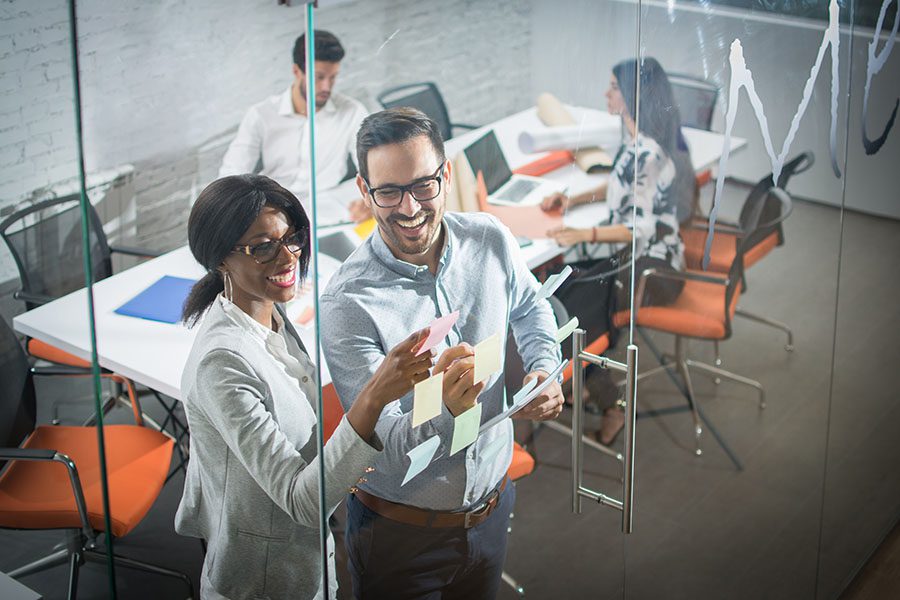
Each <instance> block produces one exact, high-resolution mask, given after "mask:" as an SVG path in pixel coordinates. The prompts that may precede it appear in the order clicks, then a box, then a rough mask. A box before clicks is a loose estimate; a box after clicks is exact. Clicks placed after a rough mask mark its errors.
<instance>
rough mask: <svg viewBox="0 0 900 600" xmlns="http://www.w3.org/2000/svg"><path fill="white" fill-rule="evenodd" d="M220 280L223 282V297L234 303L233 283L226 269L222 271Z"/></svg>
mask: <svg viewBox="0 0 900 600" xmlns="http://www.w3.org/2000/svg"><path fill="white" fill-rule="evenodd" d="M222 280H223V282H224V284H225V290H224V292H225V299H226V300H228V301H229V302H231V303H232V304H234V284H233V283H232V281H231V275H230V274H229V273H228V271H223V272H222Z"/></svg>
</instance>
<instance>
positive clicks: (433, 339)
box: [416, 310, 459, 356]
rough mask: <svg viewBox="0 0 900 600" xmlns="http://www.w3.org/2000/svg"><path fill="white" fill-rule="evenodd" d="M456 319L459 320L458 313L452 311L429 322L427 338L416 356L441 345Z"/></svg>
mask: <svg viewBox="0 0 900 600" xmlns="http://www.w3.org/2000/svg"><path fill="white" fill-rule="evenodd" d="M457 319H459V311H458V310H454V311H453V312H452V313H450V314H449V315H444V316H443V317H438V318H437V319H435V320H434V321H432V322H431V325H429V326H428V327H429V328H430V329H429V331H428V337H427V338H425V341H424V342H423V343H422V346H421V347H420V348H419V351H418V352H416V356H419V355H421V354H424V353H425V352H428V351H429V350H431V349H432V348H434V347H435V346H437V345H438V344H440V343H441V340H443V339H444V338H445V337H447V334H448V333H450V329H452V328H453V325H454V324H456V321H457Z"/></svg>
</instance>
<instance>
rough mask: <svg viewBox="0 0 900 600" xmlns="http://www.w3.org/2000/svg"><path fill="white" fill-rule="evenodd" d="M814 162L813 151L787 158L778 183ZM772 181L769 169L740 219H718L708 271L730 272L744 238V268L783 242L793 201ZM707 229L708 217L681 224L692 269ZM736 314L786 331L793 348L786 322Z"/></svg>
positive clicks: (702, 249)
mask: <svg viewBox="0 0 900 600" xmlns="http://www.w3.org/2000/svg"><path fill="white" fill-rule="evenodd" d="M814 162H815V158H814V156H813V154H812V152H804V153H802V154H800V155H798V156H796V157H795V158H793V159H792V160H790V161H788V162H787V163H786V164H785V165H784V167H783V169H782V171H781V175H780V176H779V177H778V185H777V187H778V188H780V189H782V190H785V189H786V188H787V184H788V182H789V181H790V179H791V178H792V177H793V176H794V175H797V174H799V173H803V172H804V171H806V170H808V169H809V168H810V167H811V166H812V165H813V163H814ZM773 185H774V184H773V176H772V174H771V173H770V174H768V175H767V176H765V177H763V178H762V179H760V180H759V181H758V182H757V184H756V185H755V186H754V187H753V189H752V190H751V191H750V194H749V195H748V196H747V199H746V200H745V201H744V205H743V207H742V208H741V214H740V218H739V220H738V222H737V223H726V222H721V221H719V222H717V223H716V227H715V230H714V231H715V235H714V236H713V239H712V246H711V248H710V261H709V265H708V267H707V270H708V271H712V272H714V273H727V272H728V270H729V269H730V267H731V264H732V262H734V256H735V254H736V253H737V247H738V246H739V245H740V242H741V241H743V240H744V238H747V240H746V242H747V243H746V245H745V252H744V268H745V269H746V268H749V267H751V266H753V265H754V264H756V263H757V262H759V261H760V260H761V259H762V258H764V257H765V256H767V255H768V254H769V253H770V252H771V251H772V250H774V249H775V248H776V247H778V246H781V245H783V244H784V230H783V228H782V223H783V222H784V220H785V219H786V218H787V217H788V216H789V215H790V213H791V210H792V205H791V204H790V203H789V202H788V203H785V198H784V197H775V196H773V195H770V194H768V191H769V190H770V189H771V188H772V186H773ZM759 203H763V206H762V210H761V212H760V215H759V224H758V225H756V226H755V228H752V229H753V231H751V227H750V225H749V221H750V220H751V214H752V213H754V209H756V208H759V207H758V204H759ZM708 229H709V221H708V220H707V219H694V220H692V221H691V223H690V224H689V225H688V226H687V227H682V228H681V232H680V233H681V237H682V239H683V240H684V258H685V264H686V265H687V267H688V268H690V269H701V268H702V261H703V254H704V252H705V247H706V237H707V233H708ZM743 287H744V288H746V281H744V282H743ZM735 314H737V315H738V316H741V317H744V318H746V319H750V320H752V321H756V322H758V323H762V324H765V325H769V326H771V327H775V328H776V329H780V330H781V331H784V333H785V334H786V335H787V344H786V345H785V350H787V351H788V352H790V351H792V350H793V348H794V334H793V332H792V331H791V328H790V327H788V326H787V325H786V324H785V323H782V322H780V321H777V320H775V319H771V318H769V317H765V316H762V315H758V314H755V313H752V312H750V311H747V310H743V309H740V308H739V309H737V311H736V313H735ZM717 355H718V353H717ZM717 362H718V361H717Z"/></svg>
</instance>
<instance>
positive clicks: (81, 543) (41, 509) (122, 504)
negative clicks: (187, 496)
mask: <svg viewBox="0 0 900 600" xmlns="http://www.w3.org/2000/svg"><path fill="white" fill-rule="evenodd" d="M35 374H47V375H59V374H60V373H59V372H56V371H53V370H52V369H51V370H50V371H49V372H43V371H41V370H39V369H29V366H28V360H27V358H26V356H25V353H24V352H23V350H22V348H21V346H20V345H19V342H18V340H17V339H16V336H15V334H13V332H12V330H11V329H10V328H9V326H8V325H7V324H6V322H5V321H4V322H2V323H0V378H2V380H3V385H2V386H0V446H2V447H0V467H4V461H5V468H4V469H3V470H2V472H0V527H2V528H7V529H32V530H46V529H65V530H66V542H67V543H66V547H64V548H62V549H60V550H57V551H55V552H53V553H52V554H50V555H49V556H46V557H44V558H41V559H39V560H36V561H34V562H32V563H30V564H28V565H25V566H22V567H20V568H18V569H15V570H13V571H11V572H10V573H9V574H10V576H12V577H14V578H19V577H25V576H26V575H30V574H32V573H37V572H40V571H43V570H45V569H48V568H50V567H54V566H57V565H61V564H68V566H69V585H68V594H67V598H70V599H73V598H75V596H76V592H77V587H78V572H79V568H80V566H81V565H82V564H83V563H84V561H85V560H91V561H94V562H99V563H101V564H105V563H106V555H105V554H104V553H103V551H102V550H98V549H97V548H98V546H99V547H101V548H102V545H99V544H98V540H97V538H98V536H99V535H100V534H101V533H103V532H104V531H105V521H104V518H103V496H102V488H101V480H100V462H99V452H98V446H97V432H96V431H95V430H94V428H93V427H81V426H75V427H67V426H47V425H41V426H38V427H35V392H34V381H33V376H34V375H35ZM135 414H136V415H139V414H140V407H139V406H138V407H137V408H136V411H135ZM138 422H140V421H139V419H138ZM104 432H105V434H106V456H107V473H108V489H109V498H110V523H111V528H112V530H111V531H106V533H107V534H108V535H112V536H115V537H122V536H124V535H126V534H128V533H129V532H130V531H131V530H132V529H134V528H135V527H136V526H137V525H138V524H139V523H140V522H141V520H142V519H143V518H144V516H145V515H146V514H147V512H148V511H149V510H150V507H151V506H152V505H153V503H154V502H155V501H156V498H157V497H158V496H159V493H160V491H161V490H162V487H163V484H164V482H165V480H166V473H167V472H168V470H169V465H170V463H171V460H172V448H173V445H174V441H173V440H172V439H171V438H170V437H168V436H166V435H163V434H162V433H160V432H158V431H154V430H152V429H148V428H146V427H142V426H140V425H109V426H106V427H105V428H104ZM113 559H114V561H115V562H116V564H117V565H120V566H124V567H129V568H134V569H140V570H143V571H147V572H150V573H155V574H158V575H167V576H170V577H177V578H178V579H180V580H182V581H183V582H184V583H185V585H186V587H187V590H188V591H187V594H186V597H188V598H190V597H191V595H192V593H193V586H192V585H191V581H190V579H189V578H188V577H187V576H186V575H184V574H183V573H179V572H177V571H173V570H170V569H166V568H163V567H159V566H155V565H150V564H147V563H144V562H140V561H136V560H132V559H128V558H124V557H121V556H117V555H114V556H113Z"/></svg>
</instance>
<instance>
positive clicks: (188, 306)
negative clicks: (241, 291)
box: [181, 270, 225, 327]
mask: <svg viewBox="0 0 900 600" xmlns="http://www.w3.org/2000/svg"><path fill="white" fill-rule="evenodd" d="M224 289H225V281H224V280H223V279H222V273H220V272H219V271H215V270H214V271H210V272H209V273H207V274H206V275H204V276H203V278H202V279H200V281H198V282H197V283H195V284H194V287H192V288H191V293H190V294H188V297H187V300H185V301H184V309H183V310H182V313H181V320H182V321H184V322H185V323H186V324H187V326H188V327H193V326H194V325H196V324H197V321H199V320H200V317H202V316H203V313H205V312H206V310H207V309H208V308H209V305H210V304H212V303H213V302H215V300H216V296H218V295H219V294H220V293H222V290H224Z"/></svg>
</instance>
